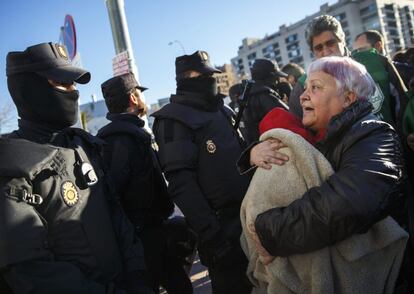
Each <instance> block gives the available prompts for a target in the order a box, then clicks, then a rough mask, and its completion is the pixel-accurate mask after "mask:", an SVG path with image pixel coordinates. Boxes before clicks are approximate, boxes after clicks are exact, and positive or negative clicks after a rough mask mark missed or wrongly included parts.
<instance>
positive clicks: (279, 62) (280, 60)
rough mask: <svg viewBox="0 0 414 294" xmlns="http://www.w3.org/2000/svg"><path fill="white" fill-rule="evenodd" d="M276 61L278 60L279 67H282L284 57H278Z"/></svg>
mask: <svg viewBox="0 0 414 294" xmlns="http://www.w3.org/2000/svg"><path fill="white" fill-rule="evenodd" d="M275 60H276V62H277V64H278V65H279V66H281V62H282V57H280V56H278V57H276V58H275Z"/></svg>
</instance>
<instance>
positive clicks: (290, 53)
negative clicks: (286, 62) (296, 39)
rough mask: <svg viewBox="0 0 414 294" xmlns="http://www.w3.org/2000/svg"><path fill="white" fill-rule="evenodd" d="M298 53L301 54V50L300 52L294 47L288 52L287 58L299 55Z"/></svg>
mask: <svg viewBox="0 0 414 294" xmlns="http://www.w3.org/2000/svg"><path fill="white" fill-rule="evenodd" d="M299 55H301V52H300V49H299V48H298V49H295V50H292V51H290V52H289V53H288V56H289V58H292V57H296V56H299Z"/></svg>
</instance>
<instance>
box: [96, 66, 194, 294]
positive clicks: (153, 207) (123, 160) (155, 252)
mask: <svg viewBox="0 0 414 294" xmlns="http://www.w3.org/2000/svg"><path fill="white" fill-rule="evenodd" d="M144 90H146V88H144V87H141V86H139V85H138V83H137V81H136V80H135V77H134V75H133V74H132V73H127V74H123V75H120V76H117V77H113V78H111V79H109V80H107V81H106V82H104V83H103V84H102V94H103V96H104V98H105V103H106V105H107V107H108V110H109V112H108V114H107V118H108V119H109V120H110V121H111V122H110V123H109V124H108V125H106V126H104V127H103V128H102V129H100V130H99V132H98V137H100V138H102V139H104V140H105V141H106V143H107V144H106V145H105V148H104V150H105V152H104V154H105V161H106V162H107V164H108V166H109V168H110V177H111V179H112V180H113V183H114V187H115V189H116V191H117V192H118V193H119V195H120V197H121V203H122V206H123V208H124V210H125V212H126V214H127V216H128V218H129V219H130V220H131V221H132V223H133V224H134V226H135V227H136V230H137V232H138V235H139V237H140V239H141V240H142V243H143V245H144V256H145V261H146V266H147V269H148V270H147V272H146V273H145V275H144V277H145V282H146V284H147V285H148V286H149V287H151V288H152V289H153V290H154V291H156V292H157V291H158V288H159V286H160V283H161V284H162V285H163V286H164V287H165V288H167V290H168V292H169V293H170V294H173V293H179V294H185V293H192V287H191V282H190V281H189V279H188V277H187V275H186V273H185V272H184V269H183V267H182V265H181V264H180V263H179V262H178V260H174V259H171V258H169V255H168V254H167V241H166V238H165V232H164V227H163V226H162V224H163V221H164V220H166V219H167V218H168V217H169V216H170V215H171V214H172V212H173V209H174V204H173V203H172V201H171V200H170V198H169V197H168V192H167V185H166V183H165V180H164V177H163V175H162V172H161V168H160V165H159V163H158V158H157V155H156V153H155V150H153V148H152V143H151V135H150V134H149V133H148V132H147V131H146V130H145V129H144V121H143V120H142V119H141V117H142V116H144V115H145V114H146V105H145V102H144V101H143V100H142V98H141V95H142V92H143V91H144ZM168 269H171V270H168ZM166 276H168V278H169V279H170V280H174V281H173V285H171V284H170V283H167V284H168V285H166V283H163V277H165V278H166ZM169 286H170V287H169Z"/></svg>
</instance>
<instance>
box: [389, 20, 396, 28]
mask: <svg viewBox="0 0 414 294" xmlns="http://www.w3.org/2000/svg"><path fill="white" fill-rule="evenodd" d="M387 24H388V26H389V27H393V28H396V27H397V22H396V21H388V22H387Z"/></svg>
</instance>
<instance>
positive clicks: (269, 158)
mask: <svg viewBox="0 0 414 294" xmlns="http://www.w3.org/2000/svg"><path fill="white" fill-rule="evenodd" d="M283 147H286V145H285V144H284V143H283V142H282V141H280V140H279V139H275V138H272V139H269V140H266V141H264V142H261V143H259V144H257V145H256V146H254V147H253V148H252V150H251V151H250V165H252V166H253V165H256V166H259V167H262V168H264V169H271V168H272V165H271V163H273V164H277V165H284V164H285V162H286V161H288V160H289V157H288V156H287V155H286V154H284V153H281V152H279V151H278V150H279V149H280V148H283Z"/></svg>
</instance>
